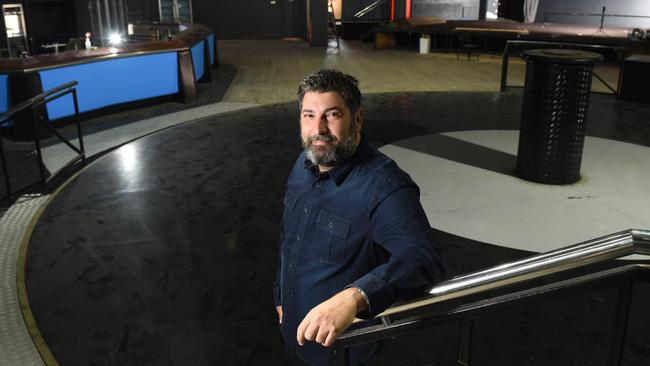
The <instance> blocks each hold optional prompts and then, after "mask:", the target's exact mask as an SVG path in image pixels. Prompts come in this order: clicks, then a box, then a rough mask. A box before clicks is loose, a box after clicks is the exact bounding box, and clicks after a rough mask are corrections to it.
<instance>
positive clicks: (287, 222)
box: [274, 69, 442, 365]
mask: <svg viewBox="0 0 650 366" xmlns="http://www.w3.org/2000/svg"><path fill="white" fill-rule="evenodd" d="M298 102H299V106H300V136H301V138H302V143H303V147H304V152H303V153H302V154H301V155H300V156H299V157H298V160H297V161H296V163H295V165H294V167H293V170H292V172H291V175H290V176H289V179H288V181H287V187H286V193H285V196H284V200H283V203H284V213H283V217H282V228H281V238H280V254H279V258H278V259H279V260H278V272H277V276H276V283H275V287H274V300H275V305H276V310H277V312H278V317H279V322H280V324H281V329H282V335H283V337H284V340H285V345H286V351H287V352H288V353H289V354H290V355H291V356H292V359H293V360H294V362H295V363H298V364H308V365H329V364H333V363H334V347H332V345H333V343H334V341H335V340H336V338H337V337H338V336H339V335H340V334H341V333H342V332H343V331H344V330H345V329H347V328H348V327H349V326H350V324H351V323H352V321H353V320H354V318H355V317H359V318H372V317H374V316H375V315H377V314H379V313H381V312H382V311H384V310H385V309H386V308H387V307H389V306H390V305H391V304H393V303H395V302H397V301H400V300H404V299H407V298H412V297H417V296H421V295H423V294H424V293H425V291H426V290H427V289H429V288H431V287H432V286H433V285H434V284H435V283H436V282H437V281H438V280H439V279H440V277H441V275H442V264H441V261H440V256H439V253H438V248H437V247H436V245H435V243H434V241H433V239H432V231H431V227H430V225H429V222H428V221H427V218H426V215H425V214H424V210H423V209H422V206H421V204H420V201H419V188H418V186H417V185H416V184H415V183H414V182H413V181H412V180H411V178H410V177H409V175H408V174H406V173H405V172H404V171H402V170H401V169H400V168H399V167H398V166H397V164H395V162H394V161H392V160H391V159H390V158H388V157H387V156H385V155H384V154H382V153H380V152H379V151H377V150H376V149H375V148H373V147H372V146H370V145H369V144H368V142H367V141H366V139H365V137H364V136H363V134H362V132H361V129H362V126H363V109H362V108H361V92H360V91H359V88H358V81H357V79H355V78H354V77H352V76H350V75H347V74H344V73H342V72H340V71H338V70H332V69H322V70H317V71H315V72H314V73H312V74H311V75H308V76H307V77H306V78H305V79H304V80H303V81H302V82H301V84H300V86H299V88H298ZM377 349H378V346H377V345H376V344H369V345H361V346H355V347H352V348H351V349H350V362H351V364H352V365H359V364H364V363H366V362H368V361H369V360H371V359H372V357H373V356H374V355H375V354H376V352H377Z"/></svg>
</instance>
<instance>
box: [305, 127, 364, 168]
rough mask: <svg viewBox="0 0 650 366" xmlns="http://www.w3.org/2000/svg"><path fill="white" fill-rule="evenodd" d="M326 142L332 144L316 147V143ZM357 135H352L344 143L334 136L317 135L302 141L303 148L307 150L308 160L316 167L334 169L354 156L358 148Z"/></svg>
mask: <svg viewBox="0 0 650 366" xmlns="http://www.w3.org/2000/svg"><path fill="white" fill-rule="evenodd" d="M317 140H320V141H324V142H328V143H330V144H328V145H322V146H314V145H313V142H314V141H317ZM355 142H356V141H355V134H354V133H351V134H350V135H348V137H347V138H345V140H343V141H342V142H341V141H339V140H338V139H337V138H336V136H334V135H332V134H327V135H315V136H310V137H308V138H307V141H305V140H303V141H302V147H303V148H304V149H305V155H306V156H307V159H309V161H311V162H312V164H314V165H320V166H326V167H332V166H335V165H337V164H339V163H341V162H342V161H344V160H345V159H347V158H349V157H350V156H352V154H354V150H355V148H356V144H355Z"/></svg>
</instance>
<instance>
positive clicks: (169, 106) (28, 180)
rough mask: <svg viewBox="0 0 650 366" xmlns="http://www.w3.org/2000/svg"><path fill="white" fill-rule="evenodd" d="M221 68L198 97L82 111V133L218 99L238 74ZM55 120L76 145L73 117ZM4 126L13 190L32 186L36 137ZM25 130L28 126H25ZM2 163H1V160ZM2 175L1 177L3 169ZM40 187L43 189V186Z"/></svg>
mask: <svg viewBox="0 0 650 366" xmlns="http://www.w3.org/2000/svg"><path fill="white" fill-rule="evenodd" d="M218 71H219V72H213V78H212V80H211V81H202V82H199V83H198V84H197V89H198V99H197V100H196V101H194V102H191V103H181V101H180V100H173V98H165V102H162V101H155V102H154V103H153V104H152V103H150V102H143V103H140V104H135V103H134V104H132V105H120V106H116V107H111V108H107V109H105V110H103V111H99V112H93V113H88V114H85V115H82V116H81V119H82V121H83V124H82V131H83V135H84V136H88V135H91V134H94V133H98V132H101V131H104V130H108V129H113V128H117V127H120V126H124V125H127V124H131V123H135V122H138V121H142V120H145V119H150V118H155V117H158V116H161V115H164V114H169V113H174V112H179V111H182V110H186V109H191V108H197V107H201V106H204V105H206V104H212V103H218V102H220V101H221V100H222V99H223V97H224V95H225V94H226V92H227V91H228V87H229V86H230V84H231V83H232V81H233V79H234V78H235V75H236V74H237V69H236V68H235V67H234V66H232V65H228V64H221V65H220V66H219V69H218ZM52 124H53V126H54V127H56V128H57V131H58V132H59V134H61V135H62V136H63V137H65V138H66V139H68V140H70V141H72V143H74V144H75V145H77V144H78V143H77V141H78V140H77V138H78V137H77V136H78V135H77V128H76V125H75V124H74V123H72V121H71V120H64V121H54V122H53V123H52ZM2 130H3V131H2V136H1V137H0V138H2V144H3V146H4V149H5V153H6V160H7V170H8V173H9V174H8V175H9V177H11V185H12V191H13V192H16V191H19V190H21V189H24V188H30V186H31V185H33V184H34V183H35V182H38V181H39V180H40V175H39V170H38V166H39V165H38V160H37V156H36V152H35V150H36V147H35V145H34V142H33V140H30V138H31V135H30V136H26V135H23V136H17V134H16V133H15V131H13V128H12V127H3V128H2ZM23 130H25V129H24V128H23ZM48 135H49V137H45V138H43V139H42V140H40V144H41V146H43V147H47V146H50V145H54V144H59V143H61V141H60V140H59V139H58V138H56V137H54V136H52V134H48ZM77 146H78V145H77ZM0 164H2V163H1V162H0ZM50 175H51V172H49V171H48V170H47V167H45V176H46V178H49V177H50ZM0 177H2V173H1V172H0ZM1 183H2V184H0V205H2V204H3V202H2V201H1V200H2V198H4V197H6V196H7V190H6V187H5V185H4V181H3V182H1ZM37 189H40V187H38V188H37Z"/></svg>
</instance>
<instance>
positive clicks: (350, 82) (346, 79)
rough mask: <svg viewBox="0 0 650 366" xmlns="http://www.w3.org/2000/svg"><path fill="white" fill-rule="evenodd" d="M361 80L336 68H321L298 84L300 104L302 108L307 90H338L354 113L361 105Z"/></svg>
mask: <svg viewBox="0 0 650 366" xmlns="http://www.w3.org/2000/svg"><path fill="white" fill-rule="evenodd" d="M358 85H359V80H357V78H355V77H354V76H351V75H348V74H344V73H342V72H341V71H339V70H335V69H319V70H316V71H314V72H313V73H311V74H310V75H307V76H306V77H305V78H304V79H303V80H302V81H301V82H300V86H298V104H299V105H300V108H302V98H303V97H304V96H305V93H307V92H318V93H327V92H337V93H339V95H340V96H341V98H343V101H344V102H345V105H346V106H347V107H348V109H349V110H350V111H351V112H352V113H353V114H354V113H355V112H356V111H357V109H359V107H360V106H361V92H360V91H359V86H358Z"/></svg>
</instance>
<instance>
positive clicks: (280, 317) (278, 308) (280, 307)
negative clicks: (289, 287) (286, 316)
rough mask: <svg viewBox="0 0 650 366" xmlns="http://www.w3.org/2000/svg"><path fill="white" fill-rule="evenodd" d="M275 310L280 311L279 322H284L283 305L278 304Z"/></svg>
mask: <svg viewBox="0 0 650 366" xmlns="http://www.w3.org/2000/svg"><path fill="white" fill-rule="evenodd" d="M275 310H276V311H277V312H278V323H280V324H282V305H280V306H276V307H275Z"/></svg>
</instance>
